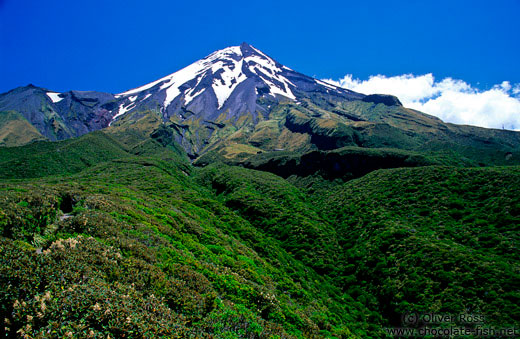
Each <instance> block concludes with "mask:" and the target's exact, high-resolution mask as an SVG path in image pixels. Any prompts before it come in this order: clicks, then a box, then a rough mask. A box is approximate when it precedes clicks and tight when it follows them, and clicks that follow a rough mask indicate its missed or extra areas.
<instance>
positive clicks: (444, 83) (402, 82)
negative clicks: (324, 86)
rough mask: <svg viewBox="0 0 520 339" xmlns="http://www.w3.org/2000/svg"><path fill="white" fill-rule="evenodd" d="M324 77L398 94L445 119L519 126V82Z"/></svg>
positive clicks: (409, 103) (365, 89) (345, 84)
mask: <svg viewBox="0 0 520 339" xmlns="http://www.w3.org/2000/svg"><path fill="white" fill-rule="evenodd" d="M324 81H326V82H329V83H331V84H334V85H336V86H341V87H344V88H348V89H351V90H353V91H356V92H361V93H365V94H375V93H380V94H392V95H395V96H397V97H398V98H399V99H400V100H401V102H402V103H403V105H404V106H406V107H409V108H413V109H416V110H419V111H422V112H425V113H429V114H431V115H434V116H437V117H439V118H441V119H442V120H444V121H446V122H452V123H456V124H466V125H475V126H482V127H488V128H502V127H504V128H506V129H513V130H520V84H514V85H511V84H510V83H509V82H508V81H504V82H502V83H501V84H498V85H495V86H493V87H492V88H491V89H489V90H486V91H481V90H478V89H476V88H474V87H472V86H471V85H469V84H468V83H466V82H464V81H462V80H457V79H452V78H445V79H442V80H441V81H436V80H435V78H434V76H433V75H432V74H431V73H429V74H424V75H413V74H404V75H399V76H394V77H387V76H385V75H374V76H370V77H369V79H368V80H360V79H355V78H353V76H352V75H351V74H347V75H346V76H345V77H344V78H342V79H339V80H337V81H335V80H331V79H324Z"/></svg>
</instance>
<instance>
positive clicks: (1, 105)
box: [0, 85, 115, 140]
mask: <svg viewBox="0 0 520 339" xmlns="http://www.w3.org/2000/svg"><path fill="white" fill-rule="evenodd" d="M114 100H115V97H114V95H112V94H109V93H101V92H93V91H90V92H82V91H70V92H66V93H56V92H52V91H49V90H46V89H43V88H40V87H35V86H33V85H29V86H26V87H19V88H16V89H14V90H12V91H9V92H7V93H4V94H2V95H0V111H16V112H18V113H20V114H21V115H23V117H24V118H25V119H26V120H27V121H29V122H30V123H31V124H32V125H33V126H34V127H35V128H36V129H37V130H38V131H39V132H40V133H41V134H42V135H43V136H45V137H46V138H48V139H49V140H63V139H68V138H72V137H77V136H80V135H83V134H86V133H88V132H92V131H96V130H99V129H102V128H105V127H107V126H108V124H109V123H110V121H111V119H112V116H113V113H112V111H111V110H109V109H107V108H106V107H105V106H106V105H107V104H109V103H112V102H114Z"/></svg>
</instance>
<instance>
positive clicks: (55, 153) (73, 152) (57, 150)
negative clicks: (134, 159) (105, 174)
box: [0, 132, 129, 179]
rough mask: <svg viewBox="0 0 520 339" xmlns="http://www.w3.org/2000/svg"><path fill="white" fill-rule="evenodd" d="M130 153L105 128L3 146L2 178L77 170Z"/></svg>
mask: <svg viewBox="0 0 520 339" xmlns="http://www.w3.org/2000/svg"><path fill="white" fill-rule="evenodd" d="M127 156H129V153H128V152H127V151H126V150H125V149H124V148H123V146H122V145H121V144H119V143H118V142H117V141H115V140H114V139H112V138H110V137H109V136H107V135H106V134H104V133H102V132H94V133H90V134H86V135H84V136H82V137H79V138H77V139H69V140H65V141H58V142H48V141H39V142H35V143H32V144H29V145H25V146H19V147H9V148H5V147H1V148H0V178H9V179H16V178H18V179H23V178H36V177H44V176H48V175H61V174H70V173H77V172H80V171H81V170H83V169H85V168H87V167H90V166H92V165H95V164H98V163H101V162H104V161H108V160H111V159H115V158H122V157H127Z"/></svg>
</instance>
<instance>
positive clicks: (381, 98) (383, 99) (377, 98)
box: [362, 94, 403, 106]
mask: <svg viewBox="0 0 520 339" xmlns="http://www.w3.org/2000/svg"><path fill="white" fill-rule="evenodd" d="M362 100H363V101H364V102H373V103H374V104H384V105H386V106H403V104H402V103H401V101H399V99H398V98H397V97H396V96H393V95H388V94H370V95H367V96H366V97H364V98H363V99H362Z"/></svg>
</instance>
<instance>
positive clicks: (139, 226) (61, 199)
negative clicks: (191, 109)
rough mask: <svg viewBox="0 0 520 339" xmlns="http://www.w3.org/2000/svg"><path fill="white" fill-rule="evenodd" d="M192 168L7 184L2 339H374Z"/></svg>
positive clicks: (118, 168)
mask: <svg viewBox="0 0 520 339" xmlns="http://www.w3.org/2000/svg"><path fill="white" fill-rule="evenodd" d="M184 166H185V165H183V164H175V163H172V162H171V161H163V160H160V159H159V158H151V157H148V158H127V159H118V160H113V161H111V162H105V163H103V164H99V165H97V166H94V167H91V168H89V169H86V170H84V171H82V172H81V173H78V174H76V175H72V176H69V177H66V178H61V177H59V176H51V177H46V178H43V179H33V180H25V181H24V182H23V183H22V182H13V183H10V182H5V181H4V182H3V183H2V184H0V190H2V192H3V193H2V199H1V201H0V227H1V228H0V231H1V234H2V238H1V239H2V240H1V241H2V245H1V251H2V256H1V261H0V271H1V274H0V277H1V278H0V285H1V288H0V291H1V292H0V299H1V301H0V305H1V306H0V313H1V316H2V319H7V320H6V321H5V326H6V327H7V328H8V329H9V330H8V332H7V334H10V335H14V333H18V334H19V335H20V334H24V333H25V334H28V335H30V336H34V337H47V336H48V335H49V333H51V334H52V335H51V336H56V337H63V336H67V335H69V334H72V336H74V337H88V336H101V335H103V336H106V335H108V334H110V335H111V336H112V337H122V336H126V337H143V336H144V337H156V336H171V337H186V336H190V335H191V336H193V337H212V336H213V337H218V338H222V337H226V338H239V337H248V338H249V337H252V338H255V337H262V338H268V337H280V338H286V337H288V338H290V337H300V338H302V337H323V336H330V335H334V336H337V337H351V336H354V335H353V334H352V332H351V331H354V332H355V333H356V332H357V333H364V331H365V329H364V328H366V327H367V326H368V325H367V324H364V323H363V322H362V321H360V320H357V319H356V314H362V312H361V311H357V312H350V311H348V307H350V306H348V305H345V304H344V303H343V299H342V297H341V293H340V290H339V289H338V288H337V287H335V286H332V285H331V284H330V283H329V282H327V280H326V278H324V277H321V276H320V275H318V274H316V273H315V271H313V270H312V269H310V268H308V267H307V266H306V265H305V264H304V263H302V262H301V261H300V260H298V259H297V258H296V256H295V255H292V254H291V253H289V252H288V251H287V250H286V249H285V248H284V247H285V246H284V244H283V243H282V242H281V241H280V240H279V239H277V238H274V237H273V236H272V235H269V232H263V231H262V230H259V229H257V228H256V227H255V225H253V224H251V223H250V222H249V221H248V220H246V219H244V218H242V217H241V216H240V215H237V214H236V213H234V212H233V211H232V210H230V209H229V208H228V207H226V205H225V204H223V203H222V202H221V201H220V200H219V199H217V197H216V196H215V195H214V194H213V193H211V191H209V190H207V189H205V188H203V187H201V186H200V185H198V184H196V183H195V182H194V180H193V179H192V174H191V173H190V172H189V170H188V171H185V170H181V169H180V168H185V167H184ZM287 189H290V186H289V187H287ZM293 191H294V189H293ZM292 193H294V192H292ZM292 193H291V194H292ZM295 215H296V214H295ZM295 215H292V216H291V215H289V216H287V217H294V216H295ZM350 327H352V329H351V328H350Z"/></svg>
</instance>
